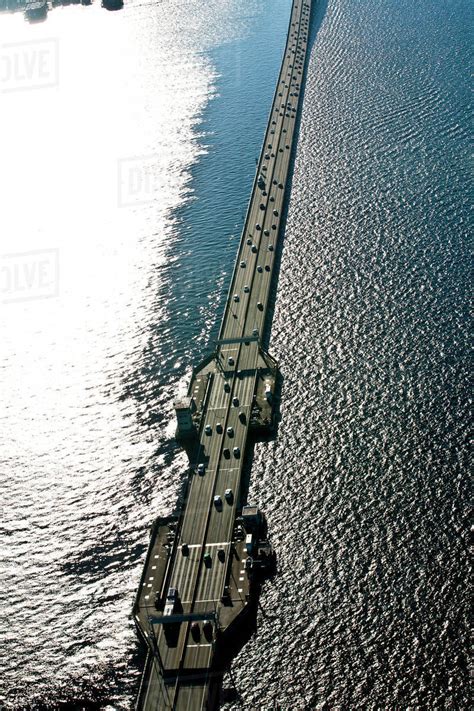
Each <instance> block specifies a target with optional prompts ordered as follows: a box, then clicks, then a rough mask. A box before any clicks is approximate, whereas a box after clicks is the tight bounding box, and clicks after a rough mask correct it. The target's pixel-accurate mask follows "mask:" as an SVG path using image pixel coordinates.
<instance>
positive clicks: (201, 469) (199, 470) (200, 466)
mask: <svg viewBox="0 0 474 711" xmlns="http://www.w3.org/2000/svg"><path fill="white" fill-rule="evenodd" d="M205 471H206V467H205V466H204V464H198V466H197V473H198V474H200V475H201V476H202V475H203V474H204V472H205Z"/></svg>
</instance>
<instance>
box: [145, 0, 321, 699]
mask: <svg viewBox="0 0 474 711" xmlns="http://www.w3.org/2000/svg"><path fill="white" fill-rule="evenodd" d="M311 5H312V1H311V0H294V1H293V4H292V8H291V17H290V23H289V29H288V35H287V41H286V46H285V52H284V56H283V61H282V65H281V69H280V74H279V77H278V83H277V86H276V89H275V94H274V98H273V103H272V107H271V111H270V116H269V120H268V125H267V128H266V133H265V139H264V143H263V147H262V152H261V155H260V159H259V161H258V165H257V171H256V176H255V181H254V184H253V188H252V193H251V197H250V201H249V205H248V210H247V215H246V219H245V223H244V227H243V231H242V237H241V240H240V244H239V249H238V254H237V259H236V263H235V268H234V271H233V275H232V279H231V284H230V288H229V293H228V297H227V301H226V305H225V310H224V316H223V319H222V324H221V328H220V332H219V337H218V340H217V342H216V349H215V351H214V353H212V354H210V355H209V357H208V358H206V359H205V360H204V362H203V363H201V364H200V365H198V366H197V367H196V368H195V369H194V371H193V375H192V379H191V383H190V386H189V390H188V394H187V396H186V397H183V398H180V399H178V400H177V401H176V403H175V409H176V414H177V421H178V429H177V437H178V438H179V439H180V440H181V441H182V442H183V444H184V445H185V446H186V448H187V451H188V453H189V454H190V460H191V464H190V474H189V477H188V481H187V488H186V492H185V501H184V506H183V510H182V512H181V514H180V515H179V516H177V517H175V518H173V517H169V518H166V519H165V518H163V519H157V520H156V521H155V523H154V525H153V528H152V531H151V537H150V545H149V548H148V552H147V557H146V561H145V566H144V571H143V575H142V578H141V581H140V585H139V589H138V592H137V596H136V600H135V604H134V608H133V615H134V619H135V622H136V624H137V628H138V630H139V633H140V635H141V638H142V640H143V642H144V644H145V645H146V649H147V660H146V664H145V669H144V672H143V677H142V683H141V687H140V692H139V697H138V700H137V709H140V710H142V709H143V710H146V711H152V710H156V709H160V710H162V709H163V710H165V711H166V710H168V709H169V710H171V709H173V710H176V711H184V710H185V709H188V710H190V711H191V710H192V711H198V710H199V709H207V710H208V711H212V710H213V709H217V708H219V694H220V682H221V680H222V675H223V673H224V671H225V670H226V668H228V665H229V656H231V653H230V651H229V650H231V649H232V648H233V646H234V644H235V639H236V637H237V636H238V635H239V634H240V633H241V629H242V628H243V626H245V620H246V618H247V617H248V616H251V615H252V614H253V613H255V607H256V600H257V597H258V591H259V586H260V584H261V581H262V580H263V579H264V577H265V576H266V575H268V574H269V573H270V572H271V570H272V566H273V565H274V560H275V558H274V554H273V551H272V549H271V546H270V544H269V542H268V540H267V530H266V521H265V516H264V514H263V513H262V512H261V511H260V510H259V509H258V507H257V506H254V505H251V504H250V505H249V503H248V502H246V501H245V500H244V499H245V487H244V485H243V463H244V458H245V452H246V448H247V444H248V442H249V441H250V440H251V438H254V437H256V436H259V435H260V434H261V433H265V432H272V431H273V429H274V426H275V400H276V398H275V388H276V384H277V376H278V365H277V363H276V362H275V360H274V359H273V358H272V357H271V356H270V355H269V354H268V353H267V352H265V350H264V349H263V346H262V342H263V340H262V339H263V334H264V333H265V327H266V318H267V310H268V305H269V298H270V292H271V287H272V283H273V282H274V279H275V276H276V275H275V268H276V267H275V265H276V259H277V254H278V250H279V247H280V244H279V240H281V239H282V236H283V235H282V231H283V230H282V229H281V226H282V216H283V212H284V208H285V205H286V200H287V197H288V196H287V193H288V185H289V178H290V166H291V159H292V153H293V148H294V143H295V140H296V119H297V114H298V108H299V105H300V101H301V89H302V82H303V79H304V71H305V63H306V55H307V46H308V37H309V22H310V13H311Z"/></svg>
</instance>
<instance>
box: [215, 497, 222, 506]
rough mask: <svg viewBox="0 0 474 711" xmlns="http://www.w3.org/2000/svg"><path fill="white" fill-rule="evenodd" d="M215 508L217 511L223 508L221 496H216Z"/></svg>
mask: <svg viewBox="0 0 474 711" xmlns="http://www.w3.org/2000/svg"><path fill="white" fill-rule="evenodd" d="M214 506H215V507H216V509H221V508H222V499H221V497H220V496H214Z"/></svg>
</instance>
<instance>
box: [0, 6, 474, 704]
mask: <svg viewBox="0 0 474 711" xmlns="http://www.w3.org/2000/svg"><path fill="white" fill-rule="evenodd" d="M289 9H290V1H289V0H273V1H272V2H271V3H269V2H265V1H264V0H257V2H255V1H254V2H250V0H209V1H208V2H206V3H201V2H198V1H197V0H188V1H187V2H185V3H183V2H180V3H179V2H174V1H172V0H169V1H165V2H161V3H149V4H147V3H139V2H133V3H127V4H126V6H125V8H124V10H123V11H121V12H116V13H110V12H107V11H105V10H103V9H101V8H100V7H99V6H98V5H97V4H95V5H92V6H91V7H80V6H68V7H62V8H56V9H54V10H53V11H51V12H50V13H49V16H48V20H47V21H46V22H45V23H39V24H35V25H28V24H26V23H25V22H24V21H23V18H22V17H21V15H9V16H7V15H1V16H0V60H1V64H0V123H1V128H2V130H1V132H0V156H1V162H0V195H1V196H2V210H1V212H0V241H1V250H0V253H1V255H2V256H1V264H0V266H1V271H0V275H1V280H2V281H1V282H0V289H1V307H0V354H1V375H0V388H1V399H2V403H3V407H2V410H1V414H0V420H1V423H0V491H1V498H2V506H3V509H2V520H1V524H0V525H1V528H0V531H1V536H2V540H1V546H2V565H1V570H0V576H1V577H0V579H1V586H0V589H1V592H0V602H1V610H2V612H1V616H2V618H3V619H2V622H1V625H0V627H1V631H0V642H1V644H0V668H1V670H2V674H1V679H2V680H1V681H0V702H1V703H3V704H4V705H5V706H6V708H11V709H18V710H19V709H26V708H36V709H40V708H43V709H53V708H57V707H58V706H59V704H61V703H63V704H64V705H63V706H62V708H68V709H74V708H77V709H79V708H82V707H83V706H87V707H88V708H100V709H106V708H108V709H130V708H132V706H133V701H134V698H135V695H136V691H137V685H138V683H139V669H140V658H139V654H138V645H137V642H136V636H135V632H134V627H133V623H132V621H131V619H130V610H131V606H132V603H133V597H134V593H135V591H136V588H137V585H138V580H139V577H140V574H141V568H142V562H143V557H144V553H145V550H146V546H147V541H148V530H149V526H150V523H151V521H152V520H153V518H155V517H156V516H157V515H165V514H167V513H169V512H171V511H172V510H173V509H174V507H175V506H176V503H177V498H178V493H179V488H180V482H181V481H182V477H183V476H184V474H185V472H186V457H185V456H184V454H183V453H181V452H180V450H179V449H178V448H177V447H176V445H175V443H174V441H173V430H174V421H173V412H172V400H173V397H174V394H175V393H176V391H177V390H179V389H180V388H181V389H182V388H183V387H185V384H186V380H187V378H188V377H189V373H190V369H191V367H192V364H193V363H196V362H197V361H198V360H199V359H200V358H201V357H202V356H203V355H204V354H206V353H207V352H208V350H209V348H211V347H212V339H213V338H215V337H216V335H217V330H218V326H219V322H220V317H221V314H222V308H223V303H224V298H225V294H226V291H227V286H228V280H229V277H230V273H231V269H232V266H233V261H234V258H235V254H236V250H237V243H238V239H239V236H240V228H241V225H242V221H243V216H244V213H245V208H246V203H247V200H248V197H249V191H250V187H251V183H252V180H253V175H254V170H255V157H256V155H257V154H258V152H259V149H260V144H261V141H262V139H263V132H264V127H265V123H266V118H267V115H268V111H269V107H270V102H271V97H272V94H273V90H274V84H275V80H276V76H277V73H278V69H279V62H280V58H281V52H282V48H283V45H284V39H285V33H286V26H287V21H288V17H289ZM472 14H473V13H472V7H471V4H470V3H468V2H467V0H447V2H441V1H438V0H435V1H433V0H430V1H428V0H420V1H419V2H417V3H416V4H414V3H411V2H408V0H402V1H400V0H398V1H397V2H395V0H387V1H386V2H385V3H380V2H378V1H377V0H358V2H357V3H356V4H354V3H351V2H349V0H327V1H326V0H322V1H321V2H319V3H318V4H317V7H316V10H315V13H314V16H313V31H312V49H311V57H310V61H309V66H308V75H307V85H306V90H305V98H304V106H303V111H302V115H301V125H300V137H299V144H298V150H297V154H296V159H295V171H294V177H293V188H292V194H291V199H290V203H289V210H288V220H287V230H286V236H285V242H284V248H283V254H282V263H281V271H280V277H279V283H278V290H277V298H276V305H275V313H274V318H273V324H272V329H271V338H270V348H271V352H272V354H273V355H274V356H275V357H276V358H277V359H278V360H279V362H280V366H281V370H282V374H283V378H284V381H283V391H282V403H281V410H282V422H281V425H280V428H279V435H278V438H277V439H276V440H275V441H274V442H270V443H261V444H258V445H257V447H256V451H255V459H254V463H253V468H252V481H251V491H250V496H251V498H252V500H253V501H255V502H257V503H258V504H259V505H260V506H262V508H263V509H264V510H265V511H266V513H267V516H268V519H269V528H270V532H271V536H272V542H273V544H274V546H275V548H276V549H277V552H278V558H279V573H278V575H277V576H276V578H275V580H273V581H272V582H271V583H268V584H267V585H266V586H265V588H264V592H263V595H262V599H261V610H260V612H259V618H258V631H257V635H256V637H255V638H254V639H253V640H251V641H250V642H249V643H248V644H247V645H246V647H245V648H244V649H243V650H242V652H241V653H240V655H239V656H238V658H237V659H236V660H235V663H234V665H233V669H232V679H231V678H230V677H229V678H228V679H226V685H227V686H235V688H236V689H237V692H238V694H239V696H240V701H239V702H233V703H229V704H227V708H229V709H234V708H235V709H237V708H243V709H265V708H269V709H270V708H281V709H387V708H389V709H390V708H393V709H395V708H426V709H432V708H449V709H451V708H455V709H463V708H467V707H468V699H469V696H468V692H467V683H466V679H467V670H466V668H467V660H466V651H467V628H468V622H467V621H468V600H467V594H466V587H467V585H466V581H467V575H468V564H467V535H468V524H467V515H468V514H467V512H468V477H467V471H468V449H467V432H468V427H469V401H468V390H467V388H468V385H467V383H468V372H469V371H468V341H467V333H468V325H469V320H468V319H469V316H468V288H469V266H468V264H469V262H468V256H469V248H468V236H469V232H470V227H471V213H470V187H471V185H470V165H469V162H468V155H469V154H468V145H467V144H468V140H467V139H468V134H469V127H470V124H469V118H470V117H469V112H468V90H469V80H468V76H469V71H468V70H469V65H470V35H469V27H470V25H472V19H473V18H472Z"/></svg>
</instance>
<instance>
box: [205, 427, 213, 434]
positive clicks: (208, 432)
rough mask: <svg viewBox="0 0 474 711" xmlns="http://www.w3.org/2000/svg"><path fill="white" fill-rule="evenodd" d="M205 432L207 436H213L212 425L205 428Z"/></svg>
mask: <svg viewBox="0 0 474 711" xmlns="http://www.w3.org/2000/svg"><path fill="white" fill-rule="evenodd" d="M204 432H205V433H206V434H207V435H211V434H212V427H211V425H206V426H205V428H204Z"/></svg>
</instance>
